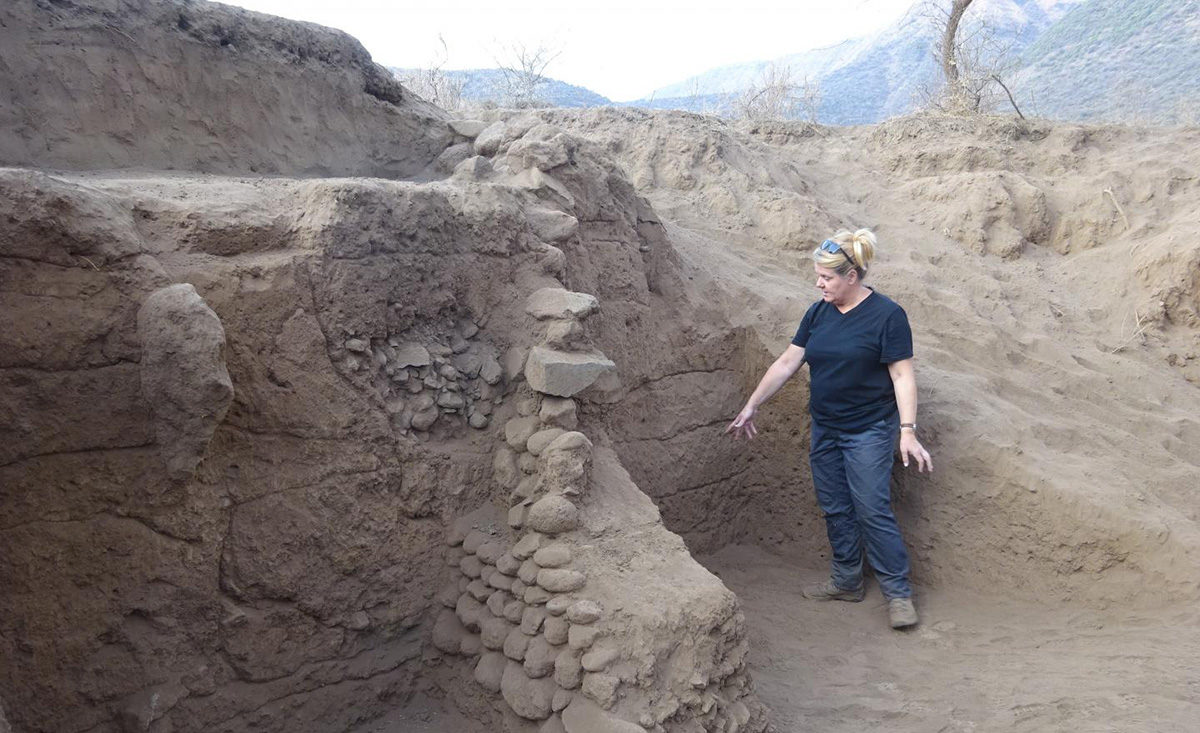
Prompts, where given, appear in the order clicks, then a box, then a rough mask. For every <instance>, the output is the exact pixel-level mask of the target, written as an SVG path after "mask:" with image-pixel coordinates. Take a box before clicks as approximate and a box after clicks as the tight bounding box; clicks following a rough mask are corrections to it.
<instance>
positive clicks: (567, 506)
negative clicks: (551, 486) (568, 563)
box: [522, 494, 579, 583]
mask: <svg viewBox="0 0 1200 733" xmlns="http://www.w3.org/2000/svg"><path fill="white" fill-rule="evenodd" d="M525 522H526V524H527V525H528V526H529V527H531V528H533V529H535V530H537V531H538V532H541V533H543V534H560V533H562V532H569V531H571V530H573V529H575V528H576V527H577V526H579V510H578V509H577V508H576V507H575V505H574V504H573V503H571V500H570V499H567V498H566V497H563V496H559V495H557V494H548V495H547V496H543V497H542V498H541V499H538V500H537V501H536V502H534V503H533V506H531V507H529V516H528V517H527V518H526V520H525ZM522 580H525V579H524V578H522ZM525 582H526V583H528V582H529V581H528V580H526V581H525Z"/></svg>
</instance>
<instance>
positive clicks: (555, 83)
mask: <svg viewBox="0 0 1200 733" xmlns="http://www.w3.org/2000/svg"><path fill="white" fill-rule="evenodd" d="M390 71H391V72H392V73H393V74H395V75H396V76H397V78H401V79H403V77H404V75H405V74H408V73H414V72H418V71H420V70H419V69H399V68H391V69H390ZM442 73H443V74H445V75H446V76H447V77H449V78H450V79H453V80H456V81H462V82H463V89H462V99H463V101H464V102H472V103H485V102H494V103H495V104H498V105H503V104H504V72H502V71H501V70H500V69H469V70H465V71H443V72H442ZM540 96H541V100H542V101H543V102H545V103H546V106H549V107H604V106H608V105H611V104H613V102H612V100H611V99H609V98H608V97H605V96H602V95H600V94H597V93H595V92H593V91H592V90H590V89H586V88H584V87H579V86H575V85H574V84H568V83H566V82H564V81H559V80H558V79H549V78H547V79H546V82H545V84H543V85H542V89H541V94H540Z"/></svg>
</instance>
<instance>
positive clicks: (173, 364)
mask: <svg viewBox="0 0 1200 733" xmlns="http://www.w3.org/2000/svg"><path fill="white" fill-rule="evenodd" d="M137 322H138V336H139V337H140V338H141V341H142V364H141V372H142V396H143V398H144V399H145V400H146V403H147V404H149V405H150V406H151V409H152V410H153V413H154V433H155V438H156V439H157V441H158V449H159V453H160V455H161V456H162V458H163V462H164V463H165V464H166V467H167V473H168V475H170V476H171V477H172V478H175V479H182V478H186V477H188V476H190V475H191V473H192V470H193V469H194V468H195V467H196V464H197V463H199V462H200V459H201V458H203V457H204V451H205V449H206V448H207V447H208V443H209V441H210V440H211V439H212V436H213V432H214V431H216V429H217V425H219V424H220V422H221V420H222V419H224V417H225V411H226V410H227V409H229V404H230V403H231V402H232V401H233V383H232V382H231V381H230V379H229V372H228V371H226V369H225V329H224V328H222V327H221V321H220V319H218V318H217V314H215V313H213V312H212V309H210V308H209V307H208V306H207V305H206V304H205V302H204V300H203V299H202V298H201V297H200V295H199V294H198V293H196V289H195V288H194V287H192V286H191V285H189V284H180V285H171V286H168V287H165V288H162V289H161V290H157V291H155V292H154V293H153V294H152V295H151V296H150V297H149V298H147V299H146V302H145V303H144V304H143V305H142V307H141V309H139V310H138V320H137Z"/></svg>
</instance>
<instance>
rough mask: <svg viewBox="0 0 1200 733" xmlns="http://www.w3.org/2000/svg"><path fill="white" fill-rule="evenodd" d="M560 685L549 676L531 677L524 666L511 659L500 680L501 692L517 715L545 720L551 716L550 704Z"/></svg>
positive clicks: (529, 718)
mask: <svg viewBox="0 0 1200 733" xmlns="http://www.w3.org/2000/svg"><path fill="white" fill-rule="evenodd" d="M556 690H558V685H556V684H555V683H554V680H553V679H551V678H549V677H544V678H541V679H530V678H529V677H528V676H526V674H525V670H524V668H523V667H522V666H521V665H520V664H517V663H516V662H512V661H510V662H509V663H508V665H507V666H506V667H505V668H504V675H503V677H502V678H501V680H500V692H501V693H502V694H503V695H504V701H505V702H507V703H508V704H509V705H510V706H511V707H512V709H513V712H515V713H516V714H517V715H520V716H521V717H522V718H526V719H528V720H545V719H546V718H548V717H550V712H551V710H550V705H551V703H552V702H553V701H554V693H555V691H556Z"/></svg>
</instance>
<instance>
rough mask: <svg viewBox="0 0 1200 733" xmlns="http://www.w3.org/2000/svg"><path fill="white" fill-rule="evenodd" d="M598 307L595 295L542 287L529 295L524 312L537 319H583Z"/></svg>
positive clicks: (598, 303)
mask: <svg viewBox="0 0 1200 733" xmlns="http://www.w3.org/2000/svg"><path fill="white" fill-rule="evenodd" d="M599 307H600V302H599V301H598V300H596V296H594V295H588V294H587V293H573V292H571V291H569V290H564V289H562V288H542V289H541V290H537V291H535V292H534V293H533V295H530V296H529V300H528V301H526V303H525V312H526V313H528V314H529V315H531V316H533V317H534V318H536V319H538V320H546V319H548V318H568V319H583V318H587V317H588V316H590V315H591V314H592V313H595V312H596V310H597V309H599Z"/></svg>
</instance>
